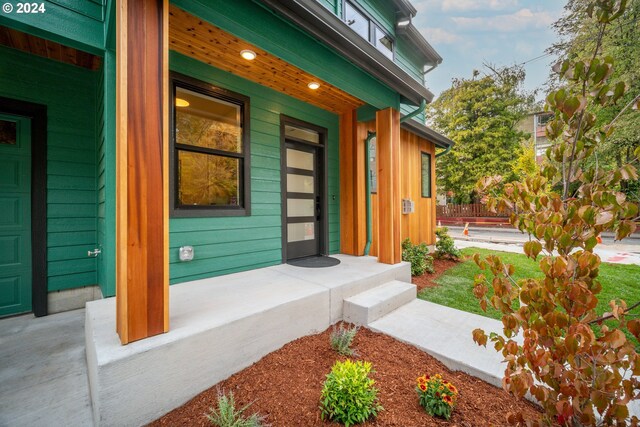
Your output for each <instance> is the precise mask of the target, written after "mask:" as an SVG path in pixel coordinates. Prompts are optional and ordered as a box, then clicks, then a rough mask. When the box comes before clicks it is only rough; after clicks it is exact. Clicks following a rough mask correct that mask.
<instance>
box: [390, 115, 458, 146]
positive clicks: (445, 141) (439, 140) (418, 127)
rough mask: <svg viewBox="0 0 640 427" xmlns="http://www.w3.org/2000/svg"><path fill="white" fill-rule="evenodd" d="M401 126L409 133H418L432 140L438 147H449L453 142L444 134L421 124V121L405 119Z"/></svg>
mask: <svg viewBox="0 0 640 427" xmlns="http://www.w3.org/2000/svg"><path fill="white" fill-rule="evenodd" d="M401 127H402V128H404V129H406V130H408V131H409V132H411V133H414V134H416V135H418V136H419V137H422V138H424V139H426V140H428V141H431V142H433V143H434V144H435V145H436V147H439V148H449V147H451V146H453V145H454V144H455V143H454V142H453V141H452V140H450V139H449V138H447V137H446V136H444V135H441V134H439V133H438V132H436V131H435V130H433V129H431V128H430V127H427V126H426V125H423V124H422V123H419V122H417V121H415V120H407V121H406V122H403V123H402V125H401Z"/></svg>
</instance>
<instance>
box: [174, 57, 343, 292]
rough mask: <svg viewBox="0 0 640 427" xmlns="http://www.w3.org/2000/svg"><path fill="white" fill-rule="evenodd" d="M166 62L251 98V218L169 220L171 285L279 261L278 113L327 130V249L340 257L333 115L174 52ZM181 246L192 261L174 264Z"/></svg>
mask: <svg viewBox="0 0 640 427" xmlns="http://www.w3.org/2000/svg"><path fill="white" fill-rule="evenodd" d="M169 63H170V68H171V69H172V70H174V71H178V72H180V73H182V74H186V75H189V76H191V77H194V78H196V79H199V80H203V81H206V82H209V83H211V84H214V85H217V86H220V87H222V88H226V89H229V90H232V91H234V92H238V93H241V94H243V95H246V96H249V97H250V98H251V104H250V105H251V111H250V113H251V114H250V115H251V216H247V217H217V218H172V219H171V221H170V228H169V229H170V252H169V261H170V277H171V283H179V282H185V281H189V280H195V279H200V278H205V277H211V276H216V275H221V274H228V273H232V272H236V271H242V270H249V269H253V268H259V267H264V266H268V265H275V264H279V263H281V262H282V242H281V238H282V237H281V236H282V235H281V228H282V223H281V221H282V219H281V206H280V205H281V199H280V114H285V115H287V116H291V117H295V118H297V119H300V120H304V121H307V122H311V123H314V124H316V125H318V126H322V127H325V128H327V129H328V141H327V150H328V190H327V195H328V203H329V212H328V215H329V250H330V252H331V253H337V252H339V249H340V218H339V200H340V196H339V169H338V167H339V165H338V138H339V128H338V116H336V115H335V114H332V113H329V112H327V111H324V110H321V109H319V108H316V107H313V106H310V105H308V104H305V103H303V102H301V101H298V100H296V99H294V98H291V97H288V96H286V95H284V94H282V93H279V92H276V91H274V90H271V89H269V88H266V87H264V86H260V85H258V84H255V83H252V82H249V81H247V80H244V79H242V78H239V77H236V76H234V75H232V74H229V73H226V72H224V71H221V70H218V69H215V68H212V67H210V66H207V65H206V64H203V63H201V62H198V61H196V60H193V59H191V58H188V57H185V56H183V55H180V54H178V53H176V52H173V51H172V52H170V60H169ZM334 196H335V197H334ZM183 245H191V246H194V248H195V259H194V261H191V262H180V261H179V260H178V248H179V247H180V246H183Z"/></svg>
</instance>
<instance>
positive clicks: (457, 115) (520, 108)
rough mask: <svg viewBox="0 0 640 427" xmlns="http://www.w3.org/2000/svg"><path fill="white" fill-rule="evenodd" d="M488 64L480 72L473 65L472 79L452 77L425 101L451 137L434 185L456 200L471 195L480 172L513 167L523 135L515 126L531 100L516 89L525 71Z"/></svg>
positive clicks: (465, 199) (437, 123) (463, 200)
mask: <svg viewBox="0 0 640 427" xmlns="http://www.w3.org/2000/svg"><path fill="white" fill-rule="evenodd" d="M487 68H488V69H489V70H490V71H491V74H489V75H486V76H484V77H481V76H480V72H478V71H474V73H473V77H472V78H471V79H454V80H453V85H452V87H451V88H449V89H447V90H446V91H444V92H443V93H442V94H441V95H440V97H439V98H438V99H437V101H435V102H434V103H433V104H432V105H431V107H430V117H431V118H432V121H433V126H434V127H435V128H436V129H437V130H438V131H440V132H442V133H443V134H445V135H446V136H447V137H449V138H450V139H452V140H453V141H454V142H455V145H454V147H453V149H452V150H451V152H450V153H449V154H448V155H446V156H443V157H441V158H438V165H437V171H438V186H439V187H440V190H441V191H443V192H449V191H451V192H453V193H454V197H455V200H456V201H457V202H460V203H469V202H471V201H472V200H473V199H474V197H475V193H474V186H475V183H476V182H477V181H478V179H480V178H481V177H483V176H486V175H492V174H497V173H503V172H504V171H505V170H507V171H510V172H512V171H513V170H514V166H515V161H516V159H517V158H518V156H519V155H520V153H521V151H522V147H521V143H522V141H524V140H525V139H526V137H527V135H526V134H525V133H524V132H521V131H520V130H518V128H517V124H518V122H519V121H520V120H521V118H522V117H523V116H524V112H525V110H526V107H527V105H528V102H529V101H530V97H527V96H526V95H524V94H523V93H522V92H521V91H520V86H521V83H522V81H523V80H524V71H523V70H522V69H521V68H517V67H514V68H500V69H496V68H495V67H491V66H487ZM511 177H515V175H512V176H511Z"/></svg>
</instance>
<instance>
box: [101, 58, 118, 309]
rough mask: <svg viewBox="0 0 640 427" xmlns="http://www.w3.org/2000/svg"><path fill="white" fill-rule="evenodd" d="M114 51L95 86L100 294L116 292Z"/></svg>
mask: <svg viewBox="0 0 640 427" xmlns="http://www.w3.org/2000/svg"><path fill="white" fill-rule="evenodd" d="M115 64H116V62H115V52H113V51H106V52H105V56H104V64H103V68H102V70H101V71H100V81H99V84H98V87H97V96H96V97H97V99H98V101H97V105H98V108H97V111H96V116H97V118H96V123H97V127H98V130H97V134H98V148H97V150H96V165H97V190H98V193H97V203H98V213H97V215H98V221H97V239H98V240H97V241H98V248H99V249H100V250H101V251H102V253H101V254H100V256H99V257H98V284H99V285H100V290H101V291H102V295H103V296H105V297H107V296H114V295H115V293H116V277H115V276H116V275H115V272H116V142H115V141H116V103H115V91H116V68H115Z"/></svg>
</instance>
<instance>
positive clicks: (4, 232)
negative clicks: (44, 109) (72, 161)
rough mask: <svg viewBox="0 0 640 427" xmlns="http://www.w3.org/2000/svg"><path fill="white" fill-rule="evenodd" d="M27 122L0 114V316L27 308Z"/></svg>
mask: <svg viewBox="0 0 640 427" xmlns="http://www.w3.org/2000/svg"><path fill="white" fill-rule="evenodd" d="M31 275H32V270H31V122H30V120H29V119H27V118H23V117H19V116H12V115H7V114H0V316H6V315H11V314H17V313H23V312H27V311H31V281H32V277H31Z"/></svg>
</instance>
